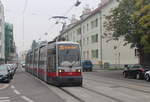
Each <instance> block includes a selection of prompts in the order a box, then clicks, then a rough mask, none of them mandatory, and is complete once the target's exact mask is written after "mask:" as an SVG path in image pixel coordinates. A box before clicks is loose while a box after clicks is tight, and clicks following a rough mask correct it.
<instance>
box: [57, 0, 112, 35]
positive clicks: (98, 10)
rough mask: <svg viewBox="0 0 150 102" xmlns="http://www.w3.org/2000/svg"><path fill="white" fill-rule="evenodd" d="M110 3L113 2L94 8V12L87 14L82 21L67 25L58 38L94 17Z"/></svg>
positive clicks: (109, 0)
mask: <svg viewBox="0 0 150 102" xmlns="http://www.w3.org/2000/svg"><path fill="white" fill-rule="evenodd" d="M111 1H113V0H108V2H105V3H104V4H103V5H101V6H99V7H98V8H96V9H95V10H93V11H91V13H90V14H89V16H87V17H86V18H85V19H83V20H79V21H77V22H76V23H74V25H73V26H71V27H69V25H68V27H67V29H64V30H62V31H61V34H60V35H59V36H61V35H63V34H64V33H66V32H67V31H69V30H70V29H72V28H74V27H76V26H78V25H79V24H81V23H83V22H84V21H86V20H87V19H89V18H90V17H92V16H94V15H95V14H97V13H100V11H101V9H102V8H104V7H105V6H107V5H108V4H109V3H110V2H111Z"/></svg>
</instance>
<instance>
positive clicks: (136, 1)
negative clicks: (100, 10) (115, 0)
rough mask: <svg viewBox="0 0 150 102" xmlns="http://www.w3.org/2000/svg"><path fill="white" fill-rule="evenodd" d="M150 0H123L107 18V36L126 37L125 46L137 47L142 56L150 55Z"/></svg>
mask: <svg viewBox="0 0 150 102" xmlns="http://www.w3.org/2000/svg"><path fill="white" fill-rule="evenodd" d="M149 18H150V0H121V1H120V2H119V5H118V7H116V8H114V9H113V10H112V11H111V14H110V15H109V16H106V22H105V27H106V29H107V30H108V31H109V33H106V34H105V35H106V36H112V37H114V39H115V40H117V39H119V37H121V36H124V41H125V44H124V45H126V44H128V43H130V44H131V47H136V48H138V49H139V50H138V51H139V53H140V55H141V56H142V55H143V53H150V30H149V28H150V19H149Z"/></svg>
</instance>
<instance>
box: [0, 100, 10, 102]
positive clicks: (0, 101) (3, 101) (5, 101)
mask: <svg viewBox="0 0 150 102" xmlns="http://www.w3.org/2000/svg"><path fill="white" fill-rule="evenodd" d="M0 102H10V100H0Z"/></svg>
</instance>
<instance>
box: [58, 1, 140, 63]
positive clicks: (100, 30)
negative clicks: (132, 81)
mask: <svg viewBox="0 0 150 102" xmlns="http://www.w3.org/2000/svg"><path fill="white" fill-rule="evenodd" d="M117 5H118V0H102V1H101V3H100V4H99V6H98V8H96V9H95V10H91V9H90V8H88V7H85V8H84V11H83V14H82V15H81V16H80V20H75V19H74V20H73V21H71V24H69V25H68V26H66V27H64V28H63V30H62V31H61V34H60V36H59V37H60V38H65V39H66V40H67V41H75V42H78V43H80V45H81V51H82V60H91V61H92V62H93V63H94V64H95V65H101V64H111V65H123V64H137V63H138V57H137V56H135V49H131V48H130V45H127V46H123V44H124V40H123V37H122V38H120V39H119V40H118V41H114V40H111V39H110V38H109V37H105V36H104V33H105V32H107V31H106V29H105V27H104V22H105V21H106V19H105V16H106V15H109V13H110V10H111V9H112V8H114V7H116V6H117Z"/></svg>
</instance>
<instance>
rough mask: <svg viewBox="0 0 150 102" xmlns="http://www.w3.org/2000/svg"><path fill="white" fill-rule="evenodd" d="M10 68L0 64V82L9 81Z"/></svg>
mask: <svg viewBox="0 0 150 102" xmlns="http://www.w3.org/2000/svg"><path fill="white" fill-rule="evenodd" d="M10 80H11V77H10V70H9V68H8V66H7V65H0V81H1V82H8V83H9V82H10Z"/></svg>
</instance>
